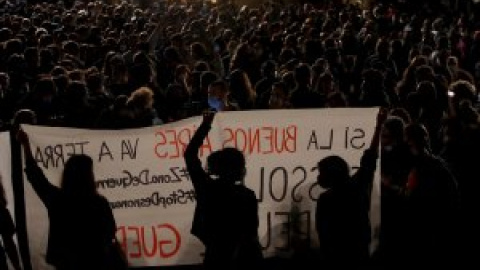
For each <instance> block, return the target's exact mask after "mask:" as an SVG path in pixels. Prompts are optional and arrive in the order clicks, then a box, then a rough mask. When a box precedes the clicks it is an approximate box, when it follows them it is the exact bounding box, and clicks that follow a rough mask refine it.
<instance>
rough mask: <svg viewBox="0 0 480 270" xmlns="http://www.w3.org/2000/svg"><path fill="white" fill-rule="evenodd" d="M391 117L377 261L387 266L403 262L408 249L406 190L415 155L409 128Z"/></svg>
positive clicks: (385, 138) (386, 128)
mask: <svg viewBox="0 0 480 270" xmlns="http://www.w3.org/2000/svg"><path fill="white" fill-rule="evenodd" d="M392 113H394V112H390V113H389V117H388V119H387V120H386V121H385V123H384V124H383V128H382V133H381V157H382V158H381V161H380V172H381V226H380V235H379V247H378V249H377V251H376V259H379V260H380V261H377V262H378V263H381V264H385V266H387V265H389V266H390V265H391V264H392V261H396V260H401V259H402V253H403V252H404V249H405V246H404V240H405V237H404V236H403V232H404V231H405V224H404V221H405V218H404V216H403V214H404V212H405V209H404V208H405V201H404V200H405V196H404V188H405V184H406V182H407V178H408V174H409V172H410V169H411V167H412V155H411V154H410V149H409V147H408V145H407V142H406V140H405V135H404V134H405V126H406V124H405V122H404V120H403V119H402V118H400V117H398V116H392Z"/></svg>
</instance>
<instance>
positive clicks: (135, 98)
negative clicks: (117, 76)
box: [127, 87, 154, 109]
mask: <svg viewBox="0 0 480 270" xmlns="http://www.w3.org/2000/svg"><path fill="white" fill-rule="evenodd" d="M153 97H154V93H153V91H152V89H150V88H149V87H140V88H138V89H137V90H135V91H133V93H132V94H131V95H130V97H129V98H128V101H127V105H128V106H131V107H132V108H137V109H148V108H152V107H153V103H154V98H153Z"/></svg>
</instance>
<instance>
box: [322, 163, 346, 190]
mask: <svg viewBox="0 0 480 270" xmlns="http://www.w3.org/2000/svg"><path fill="white" fill-rule="evenodd" d="M317 169H318V176H317V183H318V184H319V185H320V186H321V187H322V188H325V189H329V188H334V187H336V186H342V185H343V184H345V183H346V182H347V181H348V180H349V179H350V166H349V165H348V163H347V162H346V161H345V160H344V159H343V158H341V157H339V156H335V155H332V156H328V157H325V158H323V159H322V160H320V161H319V162H318V164H317Z"/></svg>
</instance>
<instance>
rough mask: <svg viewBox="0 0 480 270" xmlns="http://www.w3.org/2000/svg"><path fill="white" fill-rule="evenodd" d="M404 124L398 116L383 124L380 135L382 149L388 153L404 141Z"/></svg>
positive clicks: (391, 117)
mask: <svg viewBox="0 0 480 270" xmlns="http://www.w3.org/2000/svg"><path fill="white" fill-rule="evenodd" d="M404 135H405V122H404V121H403V120H402V118H400V117H398V116H390V117H389V118H388V119H387V120H385V122H384V123H383V129H382V133H381V141H382V149H383V150H386V151H389V150H391V149H392V147H395V146H396V145H398V144H400V143H401V142H403V141H404V138H405V137H404Z"/></svg>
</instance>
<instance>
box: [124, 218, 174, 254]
mask: <svg viewBox="0 0 480 270" xmlns="http://www.w3.org/2000/svg"><path fill="white" fill-rule="evenodd" d="M117 238H118V241H119V242H120V245H121V247H122V248H123V250H124V251H125V254H127V256H128V257H129V258H135V259H137V258H153V257H155V256H158V257H160V258H170V257H173V256H175V255H176V254H177V253H178V251H179V250H180V246H181V242H182V241H181V236H180V232H179V231H178V230H177V228H176V227H175V226H173V225H172V224H168V223H164V224H159V225H153V226H120V227H119V228H118V229H117Z"/></svg>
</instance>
